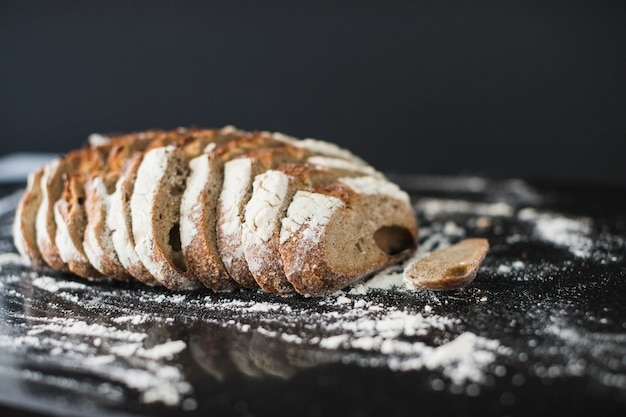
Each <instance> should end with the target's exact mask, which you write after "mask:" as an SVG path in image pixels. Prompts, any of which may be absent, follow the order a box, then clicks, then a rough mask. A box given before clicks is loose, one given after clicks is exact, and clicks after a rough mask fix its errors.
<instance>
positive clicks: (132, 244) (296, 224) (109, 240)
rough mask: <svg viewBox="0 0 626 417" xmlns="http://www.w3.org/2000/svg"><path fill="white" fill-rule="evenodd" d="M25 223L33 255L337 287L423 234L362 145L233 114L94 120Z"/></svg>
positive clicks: (129, 274)
mask: <svg viewBox="0 0 626 417" xmlns="http://www.w3.org/2000/svg"><path fill="white" fill-rule="evenodd" d="M13 230H14V235H15V243H16V247H17V248H18V250H19V252H20V253H21V254H22V256H24V257H27V258H29V259H30V260H31V262H32V265H33V267H35V268H43V267H52V268H54V269H58V270H61V271H64V272H68V271H71V272H74V273H76V274H78V275H80V276H83V277H90V278H94V277H99V276H101V275H103V276H105V277H111V278H115V279H122V280H125V279H131V278H134V279H137V280H139V281H141V282H144V283H146V284H150V285H156V284H158V285H163V286H165V287H167V288H168V289H171V290H185V289H189V288H195V287H197V286H198V285H203V286H205V287H207V288H210V289H212V290H214V291H227V290H232V289H234V288H237V287H238V286H243V287H253V288H260V289H262V290H264V291H267V292H272V293H275V294H279V295H289V294H294V293H299V294H302V295H305V296H316V295H321V294H325V293H328V292H332V291H334V290H336V289H339V288H343V287H345V286H347V285H350V284H353V283H355V282H358V281H360V280H362V279H364V278H366V277H367V276H369V275H370V274H372V273H374V272H376V271H379V270H381V269H383V268H385V267H387V266H389V265H391V264H394V263H397V262H399V261H400V260H402V259H406V258H407V257H409V256H410V255H411V254H412V253H413V252H414V251H415V249H416V246H417V222H416V217H415V213H414V211H413V207H412V205H411V202H410V200H409V197H408V194H406V193H405V192H404V191H402V190H401V189H400V188H399V187H398V186H397V185H395V184H393V183H392V182H390V181H389V180H388V179H387V178H386V177H385V176H384V175H383V174H382V173H380V172H379V171H377V170H376V169H375V168H373V167H372V166H370V165H368V164H367V163H366V162H365V161H363V160H362V159H361V158H359V157H358V156H356V155H355V154H353V153H352V152H350V151H348V150H346V149H343V148H341V147H339V146H337V145H336V144H333V143H329V142H325V141H321V140H318V139H304V140H300V139H297V138H295V137H292V136H288V135H285V134H282V133H278V132H273V133H272V132H264V131H257V132H246V131H243V130H239V129H236V128H235V127H232V126H226V127H224V128H221V129H199V128H179V129H175V130H171V131H161V130H150V131H146V132H138V133H131V134H125V135H101V134H94V135H92V136H90V137H89V140H88V145H87V146H85V147H84V148H83V149H79V150H76V151H72V152H71V153H69V154H68V155H66V156H63V157H60V158H58V159H57V160H55V161H54V162H52V163H50V164H48V165H46V166H45V167H44V168H43V169H42V170H39V171H37V172H35V173H33V174H31V177H30V179H29V184H28V186H27V190H26V192H25V194H24V197H23V199H22V201H21V203H20V205H19V207H18V210H17V215H16V219H15V222H14V227H13Z"/></svg>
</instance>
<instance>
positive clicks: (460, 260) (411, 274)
mask: <svg viewBox="0 0 626 417" xmlns="http://www.w3.org/2000/svg"><path fill="white" fill-rule="evenodd" d="M488 250H489V242H488V241H487V240H486V239H479V238H473V239H465V240H462V241H460V242H459V243H456V244H454V245H451V246H447V247H445V248H441V249H437V250H435V251H433V252H431V253H429V254H427V255H426V256H425V257H424V258H423V259H422V260H419V261H416V262H413V263H411V264H410V265H408V266H407V267H406V269H405V270H404V282H405V283H406V285H407V287H409V288H412V289H416V288H426V289H429V290H451V289H456V288H462V287H465V286H466V285H467V284H469V283H470V282H472V281H473V280H474V278H475V277H476V274H477V273H478V268H479V267H480V265H481V263H482V262H483V260H484V259H485V255H487V251H488Z"/></svg>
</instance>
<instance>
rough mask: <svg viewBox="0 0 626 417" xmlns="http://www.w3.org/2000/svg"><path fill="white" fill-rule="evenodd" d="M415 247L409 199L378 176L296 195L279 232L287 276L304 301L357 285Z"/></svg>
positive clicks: (350, 179) (341, 182) (414, 233)
mask: <svg viewBox="0 0 626 417" xmlns="http://www.w3.org/2000/svg"><path fill="white" fill-rule="evenodd" d="M416 246H417V223H416V219H415V216H414V214H413V210H412V207H411V204H410V201H409V197H408V195H407V194H406V193H405V192H403V191H401V190H400V189H399V188H398V187H397V186H396V185H395V184H393V183H390V182H389V181H387V180H385V179H384V178H380V177H374V176H360V177H345V178H340V179H339V180H337V181H335V182H333V183H331V184H325V185H321V186H318V187H317V188H315V189H313V190H311V191H304V190H300V191H298V192H296V194H295V196H294V198H293V200H292V201H291V204H290V205H289V208H288V209H287V215H286V217H285V218H284V219H283V220H282V227H281V232H280V255H281V258H282V262H283V267H284V270H285V274H286V276H287V279H288V280H289V282H290V283H291V284H292V285H293V287H294V288H295V290H296V291H297V292H298V293H300V294H302V295H305V296H316V295H322V294H326V293H329V292H333V291H335V290H338V289H340V288H343V287H345V286H347V285H349V284H352V283H354V282H357V281H359V280H361V279H363V278H364V277H366V276H367V275H369V274H371V273H373V272H375V271H377V270H379V269H381V268H382V267H384V266H386V265H389V264H391V263H394V262H397V261H398V260H400V259H402V258H405V257H406V256H407V255H408V254H410V253H411V252H412V251H414V250H415V247H416Z"/></svg>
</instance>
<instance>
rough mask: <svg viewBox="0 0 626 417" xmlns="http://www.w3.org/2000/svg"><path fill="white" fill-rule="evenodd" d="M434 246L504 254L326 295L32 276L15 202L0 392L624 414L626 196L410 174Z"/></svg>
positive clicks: (27, 398) (101, 407)
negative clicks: (470, 243) (441, 280)
mask: <svg viewBox="0 0 626 417" xmlns="http://www.w3.org/2000/svg"><path fill="white" fill-rule="evenodd" d="M393 179H394V180H396V181H398V182H399V183H400V185H401V186H403V187H404V188H405V189H406V190H407V191H409V192H410V193H411V194H412V197H413V201H414V202H415V203H416V207H417V208H418V216H419V221H420V244H421V246H420V251H419V252H418V255H417V256H418V257H419V256H421V255H423V254H424V253H426V252H427V251H429V250H432V249H434V248H436V247H439V246H442V245H446V244H449V243H453V242H455V241H458V240H460V239H462V238H463V237H486V238H488V239H489V241H490V244H491V250H490V252H489V253H488V255H487V258H486V260H485V262H484V264H483V266H482V268H481V270H480V272H479V274H478V276H477V278H476V280H475V281H474V282H473V283H472V284H471V285H470V286H469V287H467V288H465V289H464V290H460V291H451V292H430V291H409V290H407V289H406V288H405V287H404V286H403V284H402V278H401V269H402V267H403V265H398V266H396V267H394V268H391V269H390V270H388V271H384V272H383V273H380V274H378V275H377V276H375V277H373V278H371V279H369V280H368V281H366V282H365V283H363V284H359V285H356V286H354V287H352V288H348V289H346V290H344V291H341V292H339V293H337V294H334V295H331V296H328V297H324V298H310V299H306V298H301V297H291V298H280V297H276V296H273V295H268V294H264V293H260V292H256V291H250V290H242V291H235V292H233V293H226V294H214V293H210V292H207V291H196V292H191V293H171V292H168V291H165V290H163V289H161V288H150V287H145V286H142V285H140V284H122V283H115V282H102V281H101V282H86V281H84V280H80V279H79V278H76V277H74V276H71V275H60V274H58V273H55V272H52V271H49V272H46V273H36V272H33V271H32V270H31V269H30V268H29V267H28V266H27V265H25V264H24V263H23V262H22V260H20V259H19V257H17V255H16V254H15V250H14V248H13V245H12V237H11V230H10V223H11V222H12V219H13V209H14V207H15V204H16V203H17V200H18V198H19V195H20V192H21V186H20V185H16V186H9V185H7V186H4V188H3V190H2V198H1V199H0V235H1V236H0V275H1V276H0V402H2V404H4V406H5V407H7V408H6V410H9V409H27V410H34V411H36V412H38V413H42V414H46V413H52V412H58V413H63V414H75V415H86V414H94V415H117V414H139V415H178V414H179V413H180V412H181V411H185V414H187V415H207V414H208V413H209V412H211V413H218V414H219V415H261V414H271V413H281V414H285V413H290V414H291V413H293V414H295V413H297V414H300V415H304V416H307V415H311V416H316V415H355V416H357V415H383V414H384V415H416V414H418V413H419V414H428V413H435V412H436V413H437V414H438V415H459V414H481V415H507V414H508V415H516V414H529V413H534V414H536V415H550V414H553V413H554V412H555V411H556V410H558V411H559V412H563V411H568V412H570V413H572V414H582V413H583V412H587V410H588V409H589V408H593V409H594V410H595V412H597V413H598V415H611V414H614V415H620V414H623V412H624V411H625V410H626V361H625V360H624V358H625V357H626V302H625V301H626V296H625V294H626V273H625V270H626V261H625V259H624V256H625V254H626V243H625V242H626V215H625V213H626V202H625V201H624V200H625V199H624V198H623V197H624V195H626V193H624V191H625V190H623V189H608V188H607V189H598V188H584V187H567V188H566V187H555V186H546V185H536V184H535V185H529V184H527V183H525V182H523V181H517V180H514V181H493V180H487V179H483V178H466V177H454V178H434V177H410V176H398V177H395V178H393Z"/></svg>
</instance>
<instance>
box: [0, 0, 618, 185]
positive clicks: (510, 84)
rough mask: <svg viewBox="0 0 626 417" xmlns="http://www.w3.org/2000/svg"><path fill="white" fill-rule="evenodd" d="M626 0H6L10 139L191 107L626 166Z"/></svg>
mask: <svg viewBox="0 0 626 417" xmlns="http://www.w3.org/2000/svg"><path fill="white" fill-rule="evenodd" d="M625 56H626V2H624V1H589V2H576V3H575V2H562V3H556V2H545V1H536V2H531V1H527V2H513V1H496V2H490V3H476V2H466V1H462V2H453V1H432V2H417V1H374V0H367V1H365V0H362V1H341V2H339V1H336V2H321V1H315V2H303V1H291V2H279V1H264V2H262V1H244V2H241V1H237V2H226V1H224V2H189V1H167V2H166V1H150V2H141V1H132V2H131V1H101V2H84V1H81V2H69V1H60V2H59V1H56V2H54V1H45V2H43V1H42V2H33V1H2V2H0V63H1V66H0V140H1V146H0V155H1V154H6V153H10V152H15V151H53V152H63V151H67V150H68V149H70V148H72V147H76V146H79V145H80V144H81V143H82V142H83V141H84V139H85V137H86V136H87V135H88V134H89V133H90V132H93V131H100V132H108V131H132V130H140V129H147V128H152V127H161V128H172V127H176V126H179V125H191V124H193V125H199V126H207V127H213V126H222V125H224V124H234V125H236V126H238V127H241V128H246V129H267V130H280V131H283V132H285V133H290V134H293V135H296V136H300V137H304V136H312V137H318V138H321V139H328V140H332V141H335V142H337V143H339V144H341V145H343V146H347V147H350V148H351V149H352V150H353V151H355V152H356V153H358V154H360V155H361V156H362V157H364V158H365V159H367V160H368V161H370V162H371V163H372V164H374V165H376V166H377V167H379V168H381V169H384V170H387V171H403V172H413V173H432V174H456V173H470V174H484V175H492V176H499V177H511V176H522V177H533V178H542V177H544V178H556V179H573V180H592V181H598V180H600V181H611V182H621V183H626V168H625V166H626V163H625V161H624V159H625V157H626V117H625V116H626V82H625V76H624V74H625V73H626V63H625Z"/></svg>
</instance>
